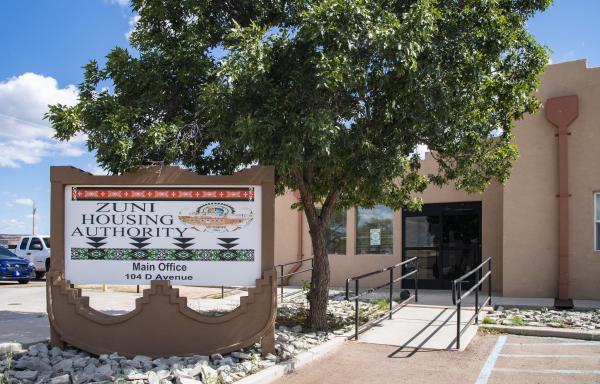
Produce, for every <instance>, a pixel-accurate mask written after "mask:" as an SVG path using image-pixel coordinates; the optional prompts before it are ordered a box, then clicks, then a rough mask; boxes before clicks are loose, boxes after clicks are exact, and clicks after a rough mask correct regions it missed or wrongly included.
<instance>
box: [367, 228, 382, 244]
mask: <svg viewBox="0 0 600 384" xmlns="http://www.w3.org/2000/svg"><path fill="white" fill-rule="evenodd" d="M369 235H370V236H369V237H370V244H371V245H381V228H371V230H370V232H369Z"/></svg>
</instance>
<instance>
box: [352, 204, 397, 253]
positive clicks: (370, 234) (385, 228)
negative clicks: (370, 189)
mask: <svg viewBox="0 0 600 384" xmlns="http://www.w3.org/2000/svg"><path fill="white" fill-rule="evenodd" d="M393 217H394V211H392V209H391V208H388V207H386V206H384V205H376V206H375V207H373V208H371V209H367V208H362V207H358V208H357V210H356V253H357V254H359V255H360V254H380V255H391V254H392V253H393V251H394V250H393V246H392V242H393V240H392V239H393V233H392V232H393Z"/></svg>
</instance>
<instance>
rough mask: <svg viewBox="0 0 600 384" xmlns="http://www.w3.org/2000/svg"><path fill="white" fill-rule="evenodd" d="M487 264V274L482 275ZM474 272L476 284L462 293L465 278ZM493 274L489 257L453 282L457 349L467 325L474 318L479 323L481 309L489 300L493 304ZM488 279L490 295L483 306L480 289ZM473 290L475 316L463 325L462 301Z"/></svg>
mask: <svg viewBox="0 0 600 384" xmlns="http://www.w3.org/2000/svg"><path fill="white" fill-rule="evenodd" d="M485 264H487V265H488V271H487V272H486V273H485V275H483V276H482V271H483V267H484V265H485ZM473 274H477V282H476V283H475V284H473V286H472V287H471V288H470V289H469V290H468V291H466V292H465V293H462V283H463V282H464V281H465V279H466V278H467V277H469V276H471V275H473ZM491 276H492V258H491V257H488V258H487V259H485V260H484V261H483V262H482V263H481V264H479V265H478V266H477V267H475V268H473V269H472V270H470V271H469V272H467V273H465V274H464V275H462V276H461V277H459V278H458V279H455V280H454V281H453V282H452V302H453V303H454V304H455V305H456V349H460V336H461V335H462V334H463V333H464V332H465V331H466V330H467V327H468V326H469V325H471V323H472V322H473V319H475V324H477V323H478V322H479V311H480V310H481V308H483V307H484V306H485V305H486V304H488V302H489V305H492V278H491ZM486 279H488V295H487V297H486V299H485V300H484V301H483V303H481V306H480V305H479V290H480V289H481V286H482V285H483V283H484V282H485V280H486ZM473 292H475V314H474V315H473V316H471V318H470V319H469V320H468V321H467V323H466V324H465V326H464V327H461V323H460V313H461V309H462V301H463V299H464V298H466V297H467V296H469V295H470V294H471V293H473Z"/></svg>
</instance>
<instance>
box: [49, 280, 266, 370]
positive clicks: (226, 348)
mask: <svg viewBox="0 0 600 384" xmlns="http://www.w3.org/2000/svg"><path fill="white" fill-rule="evenodd" d="M46 278H47V279H48V291H47V292H48V293H47V294H48V317H49V320H50V328H51V333H52V339H53V341H54V342H56V341H59V345H58V346H59V347H64V344H65V343H66V344H69V345H73V346H75V347H78V348H80V349H83V350H85V351H88V352H91V353H94V354H103V353H108V354H110V353H113V352H117V353H119V355H122V356H127V357H133V356H135V355H146V356H150V357H153V358H154V357H161V356H191V355H199V354H203V355H208V354H211V353H227V352H231V351H235V350H238V349H240V348H244V347H247V346H250V345H253V344H254V343H256V342H257V341H260V340H261V339H263V348H264V347H266V345H265V344H269V341H270V342H273V341H272V340H268V339H269V338H272V337H273V332H274V329H273V324H274V321H275V315H276V311H277V303H276V297H277V296H276V292H275V289H276V279H275V275H274V272H266V273H265V274H264V278H263V279H260V280H257V282H256V287H254V288H250V289H249V290H248V296H245V297H242V298H241V300H240V306H239V307H238V308H236V309H235V310H234V311H232V312H229V313H227V314H225V315H223V316H206V315H202V314H200V313H198V312H196V311H194V310H192V309H190V308H189V307H188V306H187V299H186V298H185V297H181V296H179V290H178V289H174V288H172V287H171V286H170V284H169V282H168V281H157V280H154V281H152V285H151V287H150V289H145V290H144V294H143V296H142V297H140V298H138V299H137V300H136V307H135V309H134V310H133V311H131V312H129V313H126V314H124V315H118V316H112V315H107V314H104V313H102V312H99V311H97V310H95V309H93V308H90V306H89V298H88V297H86V296H82V295H81V290H80V289H75V288H70V284H69V281H68V280H65V279H63V278H62V277H61V275H60V274H58V273H56V272H51V273H49V274H48V275H47V277H46ZM266 309H267V310H266ZM265 342H266V343H265Z"/></svg>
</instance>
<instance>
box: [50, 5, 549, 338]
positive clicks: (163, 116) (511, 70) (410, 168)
mask: <svg viewBox="0 0 600 384" xmlns="http://www.w3.org/2000/svg"><path fill="white" fill-rule="evenodd" d="M549 4H550V0H494V1H489V0H454V1H451V0H448V1H433V0H405V1H384V0H378V1H374V0H371V1H367V0H321V1H316V0H290V1H275V0H273V1H271V2H267V1H262V2H253V1H244V2H211V1H208V0H187V1H176V0H156V1H152V2H148V1H142V0H134V1H133V8H134V9H135V11H137V12H138V13H139V15H140V19H139V23H138V25H137V27H136V29H135V31H134V33H133V37H132V40H131V43H132V45H133V47H134V48H135V49H136V50H137V52H134V53H130V52H128V51H127V50H125V49H121V48H115V49H114V50H113V51H112V52H111V53H109V55H108V56H107V59H108V61H107V63H106V65H105V67H104V68H102V69H100V68H99V66H98V65H97V63H95V62H91V63H89V64H88V65H87V66H86V67H85V80H84V82H83V83H82V84H81V86H80V91H81V93H80V99H79V103H78V104H77V105H75V106H73V107H65V106H61V105H55V106H52V107H51V109H50V113H49V115H48V117H49V119H50V121H51V122H52V124H53V126H54V127H55V129H56V137H57V138H59V139H62V140H67V139H69V138H71V137H72V136H73V135H74V134H76V133H85V134H87V135H88V145H89V148H90V149H92V150H96V153H97V159H98V161H99V163H100V164H102V165H103V166H105V167H106V168H107V169H109V170H111V171H113V172H123V171H127V170H129V169H131V168H134V167H137V166H139V165H142V164H147V163H149V162H153V161H161V162H165V163H177V164H181V165H184V166H186V167H190V168H192V169H194V170H196V171H198V172H211V173H228V172H232V171H233V170H235V169H239V168H241V167H245V166H248V165H251V164H256V163H259V164H269V165H274V166H275V167H276V176H277V181H276V188H277V191H278V192H279V193H281V192H283V191H284V190H285V189H293V190H298V191H299V192H300V196H301V203H300V204H299V207H298V208H299V209H302V210H304V212H305V215H306V218H307V220H308V225H309V231H310V235H311V239H312V247H313V253H314V270H313V273H312V279H311V290H310V294H309V298H310V314H309V318H308V322H309V325H310V326H311V327H312V328H314V329H317V330H322V329H325V328H326V327H327V323H326V310H327V298H328V285H329V262H328V258H327V249H326V238H325V237H326V229H327V224H328V222H329V220H330V218H331V215H332V212H333V211H334V209H336V208H346V207H351V206H355V205H362V206H366V207H371V206H373V205H375V204H378V203H383V204H387V205H389V206H390V207H392V208H394V209H399V208H401V207H405V206H409V207H417V206H418V205H419V203H420V201H419V200H418V199H416V198H415V197H414V196H415V193H416V192H422V191H423V190H424V189H425V188H426V187H427V185H428V184H435V185H444V184H447V183H450V182H453V183H454V185H455V186H456V187H457V188H459V189H463V190H466V191H469V192H475V191H483V190H484V189H485V188H486V186H487V185H488V184H489V183H490V182H491V181H492V180H498V181H500V182H504V181H505V180H506V179H507V178H508V176H509V173H510V167H511V163H512V161H513V160H514V159H515V158H516V157H517V154H518V152H517V149H516V147H515V145H514V144H513V143H512V133H511V131H512V127H513V121H514V120H516V119H519V118H521V117H522V116H523V115H524V114H525V113H532V112H534V111H535V110H536V109H537V108H538V107H539V103H538V101H537V99H536V98H535V96H534V95H533V93H534V91H535V89H536V86H537V76H538V75H539V73H540V72H541V71H542V70H543V67H544V65H545V64H546V63H547V61H548V58H547V55H546V51H545V49H544V48H543V47H541V46H540V45H539V44H538V43H536V41H535V40H534V39H533V37H532V36H531V35H530V34H529V33H528V32H527V30H526V29H525V23H526V21H527V20H528V18H530V17H531V16H532V15H533V14H534V13H535V12H537V11H542V10H544V9H545V8H547V7H548V6H549ZM104 81H108V82H109V83H111V85H112V87H113V89H112V91H111V90H100V89H99V88H100V86H101V85H102V84H103V82H104ZM418 145H426V146H427V147H428V148H429V150H430V151H432V155H433V156H435V158H436V160H437V162H438V164H439V171H438V172H437V173H436V174H432V175H421V174H419V166H420V163H419V159H418V156H417V155H416V153H415V150H416V148H417V146H418Z"/></svg>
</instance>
